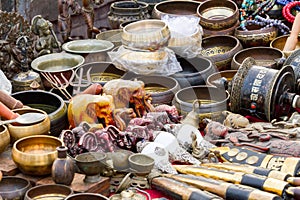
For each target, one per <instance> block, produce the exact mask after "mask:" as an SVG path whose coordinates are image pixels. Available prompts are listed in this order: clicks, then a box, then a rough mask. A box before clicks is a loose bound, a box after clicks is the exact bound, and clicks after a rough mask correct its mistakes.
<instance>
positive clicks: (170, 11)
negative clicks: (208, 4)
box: [152, 0, 201, 19]
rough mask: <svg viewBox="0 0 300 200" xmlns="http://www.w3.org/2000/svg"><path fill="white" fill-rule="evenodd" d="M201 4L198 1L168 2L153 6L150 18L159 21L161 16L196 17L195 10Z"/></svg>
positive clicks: (179, 0)
mask: <svg viewBox="0 0 300 200" xmlns="http://www.w3.org/2000/svg"><path fill="white" fill-rule="evenodd" d="M200 4H201V3H200V2H198V1H192V0H189V1H183V0H176V1H174V0H168V1H162V2H159V3H157V4H155V6H154V8H153V10H152V18H154V19H161V17H162V16H163V15H171V16H172V15H173V16H182V15H186V16H187V15H193V16H197V8H198V6H199V5H200Z"/></svg>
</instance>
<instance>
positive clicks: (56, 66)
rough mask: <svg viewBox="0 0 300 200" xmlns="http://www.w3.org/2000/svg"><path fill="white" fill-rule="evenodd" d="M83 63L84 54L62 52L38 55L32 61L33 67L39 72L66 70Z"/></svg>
mask: <svg viewBox="0 0 300 200" xmlns="http://www.w3.org/2000/svg"><path fill="white" fill-rule="evenodd" d="M83 63H84V58H83V57H82V56H80V55H74V54H69V53H65V52H62V53H52V54H47V55H44V56H40V57H37V58H36V59H34V60H33V61H32V63H31V67H32V69H33V70H35V71H38V72H64V71H68V70H72V69H75V68H77V67H78V66H80V65H81V64H83Z"/></svg>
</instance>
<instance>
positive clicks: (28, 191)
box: [25, 184, 74, 198]
mask: <svg viewBox="0 0 300 200" xmlns="http://www.w3.org/2000/svg"><path fill="white" fill-rule="evenodd" d="M49 187H50V188H51V187H60V188H64V189H67V190H69V191H70V194H68V195H71V194H73V193H74V190H73V189H72V188H71V187H69V186H67V185H63V184H45V185H36V186H34V187H32V188H30V189H28V190H27V191H26V193H25V197H29V198H31V196H29V193H30V192H31V191H34V190H37V189H40V188H49ZM45 194H51V193H45ZM68 195H67V196H68Z"/></svg>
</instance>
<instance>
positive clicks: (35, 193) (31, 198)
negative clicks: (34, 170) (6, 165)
mask: <svg viewBox="0 0 300 200" xmlns="http://www.w3.org/2000/svg"><path fill="white" fill-rule="evenodd" d="M73 193H74V192H73V189H72V188H71V187H69V186H66V185H61V184H46V185H37V186H34V187H32V188H30V189H29V190H27V192H26V194H25V198H24V200H45V199H51V200H63V199H65V198H66V197H67V196H69V195H72V194H73Z"/></svg>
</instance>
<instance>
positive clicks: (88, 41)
mask: <svg viewBox="0 0 300 200" xmlns="http://www.w3.org/2000/svg"><path fill="white" fill-rule="evenodd" d="M81 43H82V44H85V45H87V44H95V45H97V44H102V45H103V46H105V48H103V49H101V50H89V51H83V50H72V49H70V48H69V47H70V45H72V44H81ZM114 46H115V45H114V44H113V43H112V42H111V41H108V40H100V39H81V40H73V41H69V42H66V43H64V44H63V45H62V49H63V50H65V51H66V52H68V53H73V54H90V53H100V52H107V51H109V50H111V49H112V48H113V47H114Z"/></svg>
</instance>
